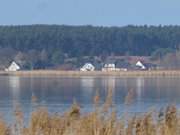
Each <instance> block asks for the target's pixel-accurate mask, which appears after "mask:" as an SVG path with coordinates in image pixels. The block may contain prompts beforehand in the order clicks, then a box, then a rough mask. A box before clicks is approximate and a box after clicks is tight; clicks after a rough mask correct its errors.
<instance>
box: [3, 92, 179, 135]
mask: <svg viewBox="0 0 180 135" xmlns="http://www.w3.org/2000/svg"><path fill="white" fill-rule="evenodd" d="M130 97H132V91H129V94H128V95H127V97H126V100H127V102H128V104H129V100H130V99H129V98H130ZM33 101H34V100H33ZM130 102H131V101H130ZM94 104H95V105H94V107H95V109H94V111H92V112H89V113H86V114H81V109H80V107H79V105H78V104H77V103H76V102H75V103H74V104H73V105H72V107H71V108H70V109H69V111H67V112H65V113H64V114H57V113H56V114H50V113H49V112H48V110H47V109H46V108H44V107H39V108H36V109H35V110H34V111H33V112H32V114H31V119H30V121H29V124H28V125H27V126H26V127H24V124H23V113H22V111H21V109H20V107H19V106H18V107H17V109H16V111H15V113H14V115H15V118H16V122H15V124H12V125H7V124H6V123H5V122H4V121H3V120H2V119H1V120H0V135H180V115H179V114H178V110H177V108H176V107H175V106H174V105H171V106H169V107H167V108H166V110H164V111H162V110H161V112H158V113H157V112H155V111H151V112H147V113H146V114H139V115H137V116H132V117H128V118H126V117H123V116H122V117H120V116H117V114H116V111H115V107H114V106H113V105H112V91H111V90H110V91H109V94H108V96H107V99H106V101H105V103H104V105H102V106H100V105H99V95H98V93H97V95H96V96H95V98H94Z"/></svg>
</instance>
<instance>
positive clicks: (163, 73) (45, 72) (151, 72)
mask: <svg viewBox="0 0 180 135" xmlns="http://www.w3.org/2000/svg"><path fill="white" fill-rule="evenodd" d="M0 76H65V77H81V76H116V77H138V76H142V77H159V76H160V77H165V76H167V77H178V76H179V77H180V70H145V71H139V70H138V71H134V70H131V71H87V72H83V71H62V70H31V71H30V70H26V71H15V72H12V71H11V72H10V71H0Z"/></svg>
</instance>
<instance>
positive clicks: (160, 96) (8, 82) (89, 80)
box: [0, 76, 180, 115]
mask: <svg viewBox="0 0 180 135" xmlns="http://www.w3.org/2000/svg"><path fill="white" fill-rule="evenodd" d="M179 82H180V78H160V77H159V78H143V77H137V78H116V77H104V78H103V77H80V78H62V77H18V76H1V77H0V112H4V113H5V114H7V115H10V113H8V112H9V111H12V110H13V107H14V106H15V104H16V103H17V102H18V103H20V104H21V105H22V108H23V110H24V111H25V112H26V114H28V112H30V111H31V109H32V108H31V107H32V103H31V97H32V96H36V97H37V99H38V104H40V105H46V106H47V107H48V108H49V110H50V111H52V112H57V111H65V109H67V107H69V106H70V105H71V104H72V102H73V99H76V100H77V102H79V103H80V104H81V105H82V107H83V110H86V111H87V110H89V109H90V108H91V106H92V101H93V97H94V96H95V94H96V91H97V90H98V91H99V94H100V96H101V101H104V100H105V98H106V95H107V93H108V90H112V92H113V103H115V104H116V106H117V110H118V111H123V110H124V108H125V106H124V99H125V97H126V95H127V93H128V90H131V89H132V90H133V91H134V94H135V97H134V100H133V101H134V102H133V104H132V106H131V107H130V108H129V109H130V111H133V112H143V111H146V110H147V109H148V108H149V107H152V106H155V107H161V106H164V105H167V104H170V103H176V104H177V106H179V105H180V98H179V97H180V83H179Z"/></svg>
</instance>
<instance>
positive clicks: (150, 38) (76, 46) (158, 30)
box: [0, 25, 180, 69]
mask: <svg viewBox="0 0 180 135" xmlns="http://www.w3.org/2000/svg"><path fill="white" fill-rule="evenodd" d="M179 46H180V26H146V25H145V26H130V25H129V26H125V27H94V26H66V25H29V26H0V65H3V64H4V63H6V62H7V63H8V62H9V61H12V60H16V61H19V63H21V64H22V65H24V66H25V67H26V68H29V69H34V68H46V67H53V66H57V65H59V64H63V63H64V61H65V60H66V59H70V58H77V59H78V60H80V59H81V58H82V57H84V56H90V57H93V56H98V57H104V56H112V55H115V56H122V55H133V56H135V55H138V56H151V55H152V56H153V57H155V58H157V57H161V55H162V56H163V55H164V54H165V53H167V52H171V51H174V50H177V49H179ZM75 64H76V63H75Z"/></svg>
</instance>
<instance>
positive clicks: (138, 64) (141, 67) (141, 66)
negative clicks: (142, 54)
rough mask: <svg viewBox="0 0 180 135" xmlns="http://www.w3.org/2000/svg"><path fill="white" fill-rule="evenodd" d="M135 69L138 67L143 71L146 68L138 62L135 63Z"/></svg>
mask: <svg viewBox="0 0 180 135" xmlns="http://www.w3.org/2000/svg"><path fill="white" fill-rule="evenodd" d="M136 67H138V68H139V69H141V70H145V69H146V66H145V65H144V64H143V63H142V62H141V61H138V62H137V63H136Z"/></svg>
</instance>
